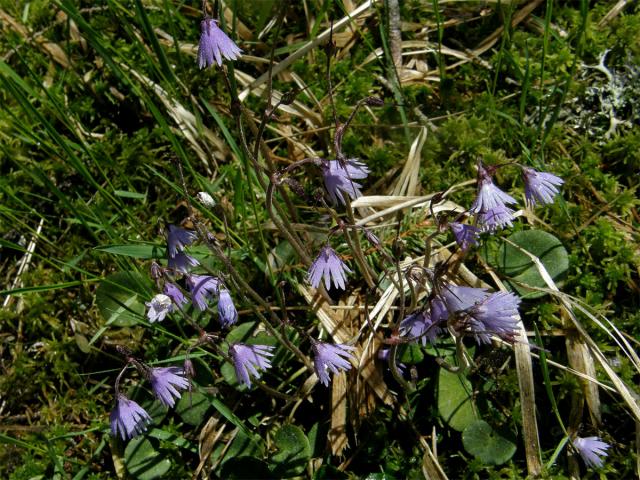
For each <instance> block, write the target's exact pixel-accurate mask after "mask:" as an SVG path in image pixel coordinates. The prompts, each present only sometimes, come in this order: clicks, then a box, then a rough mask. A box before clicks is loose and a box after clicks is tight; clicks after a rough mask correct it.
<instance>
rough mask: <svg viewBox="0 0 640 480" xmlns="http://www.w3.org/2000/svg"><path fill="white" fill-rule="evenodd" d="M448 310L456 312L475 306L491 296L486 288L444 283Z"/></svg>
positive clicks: (443, 297)
mask: <svg viewBox="0 0 640 480" xmlns="http://www.w3.org/2000/svg"><path fill="white" fill-rule="evenodd" d="M441 296H442V300H443V301H444V305H445V308H446V310H447V312H450V313H456V312H459V311H461V310H466V309H468V308H471V307H473V306H474V305H475V304H476V303H477V302H480V301H482V300H484V299H485V298H486V297H488V296H489V294H488V293H487V290H486V289H485V288H473V287H462V286H459V285H444V286H443V287H442V291H441Z"/></svg>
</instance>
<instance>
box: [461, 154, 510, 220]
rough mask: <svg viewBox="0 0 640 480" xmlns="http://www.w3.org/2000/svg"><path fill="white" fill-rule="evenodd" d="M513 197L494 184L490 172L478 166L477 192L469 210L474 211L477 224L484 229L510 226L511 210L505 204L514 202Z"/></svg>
mask: <svg viewBox="0 0 640 480" xmlns="http://www.w3.org/2000/svg"><path fill="white" fill-rule="evenodd" d="M515 203H516V201H515V199H514V198H513V197H512V196H511V195H509V194H507V193H505V192H503V191H502V190H500V189H499V188H498V187H496V186H495V184H494V183H493V180H492V178H491V174H490V173H489V172H488V171H487V170H486V169H485V168H484V167H483V166H482V165H479V166H478V194H477V196H476V199H475V200H474V201H473V204H472V205H471V208H470V209H469V210H470V211H471V212H473V213H476V214H477V217H478V224H479V225H481V227H482V228H483V229H484V230H495V229H496V228H503V227H504V226H506V225H509V226H512V223H511V222H512V220H513V210H511V209H510V208H508V207H507V204H515Z"/></svg>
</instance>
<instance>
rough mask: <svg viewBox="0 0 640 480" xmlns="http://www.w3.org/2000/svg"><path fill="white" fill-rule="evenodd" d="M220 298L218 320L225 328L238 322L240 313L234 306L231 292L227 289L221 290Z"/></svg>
mask: <svg viewBox="0 0 640 480" xmlns="http://www.w3.org/2000/svg"><path fill="white" fill-rule="evenodd" d="M219 292H220V294H219V296H218V319H219V320H220V324H221V325H222V326H223V327H229V326H231V325H233V324H234V323H236V321H237V320H238V311H237V310H236V306H235V305H234V304H233V300H232V299H231V295H230V294H229V290H227V289H226V288H220V289H219Z"/></svg>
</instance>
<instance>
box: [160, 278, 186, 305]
mask: <svg viewBox="0 0 640 480" xmlns="http://www.w3.org/2000/svg"><path fill="white" fill-rule="evenodd" d="M162 291H163V293H164V294H165V295H166V296H168V297H169V298H171V300H172V301H173V303H175V304H176V305H177V306H178V307H181V306H182V305H184V304H185V303H189V300H187V297H185V296H184V293H182V290H180V288H179V287H178V286H177V285H176V284H174V283H171V282H166V283H165V284H164V288H163V289H162Z"/></svg>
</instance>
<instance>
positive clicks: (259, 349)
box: [229, 343, 274, 387]
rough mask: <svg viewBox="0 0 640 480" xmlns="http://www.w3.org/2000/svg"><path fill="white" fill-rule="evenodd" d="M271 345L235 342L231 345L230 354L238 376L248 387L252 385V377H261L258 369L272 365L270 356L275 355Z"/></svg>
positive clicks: (264, 368)
mask: <svg viewBox="0 0 640 480" xmlns="http://www.w3.org/2000/svg"><path fill="white" fill-rule="evenodd" d="M273 348H274V347H272V346H270V345H245V344H244V343H234V344H233V345H231V346H230V347H229V355H231V359H232V360H233V366H234V367H235V370H236V378H237V379H238V381H239V382H240V383H244V384H245V385H246V386H247V387H250V386H251V377H255V378H259V377H260V372H258V370H259V369H260V370H266V369H268V368H270V367H271V360H270V359H269V357H272V356H273V353H271V350H273Z"/></svg>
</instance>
